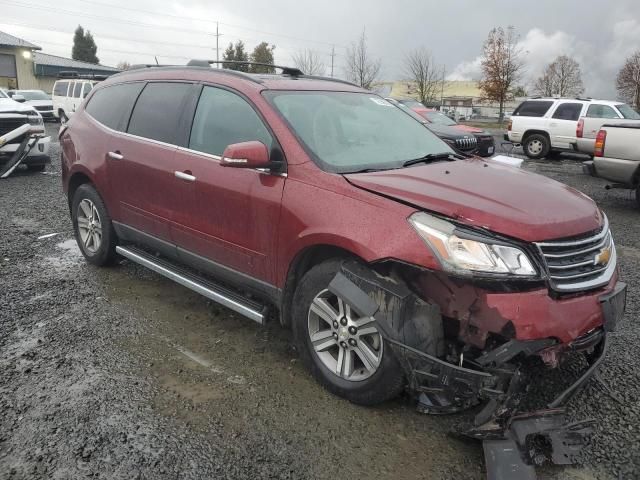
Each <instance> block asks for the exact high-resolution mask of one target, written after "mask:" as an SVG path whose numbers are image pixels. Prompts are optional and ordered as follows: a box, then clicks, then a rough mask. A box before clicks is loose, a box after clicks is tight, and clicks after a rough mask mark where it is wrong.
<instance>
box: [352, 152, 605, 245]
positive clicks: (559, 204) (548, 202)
mask: <svg viewBox="0 0 640 480" xmlns="http://www.w3.org/2000/svg"><path fill="white" fill-rule="evenodd" d="M345 178H346V179H347V181H349V182H350V183H351V184H352V185H354V186H356V187H358V188H361V189H365V190H368V191H370V192H373V193H376V194H379V195H382V196H385V197H388V198H392V199H396V200H399V201H401V202H403V203H406V204H409V205H411V206H414V207H416V208H417V209H420V210H426V211H430V212H435V213H439V214H441V215H444V216H447V217H450V218H453V219H455V220H457V221H459V222H462V223H465V224H467V225H470V226H475V227H480V228H484V229H487V230H490V231H493V232H496V233H499V234H502V235H506V236H508V237H513V238H518V239H521V240H524V241H528V242H533V241H542V240H552V239H558V238H566V237H572V236H576V235H580V234H583V233H586V232H590V231H593V230H596V229H597V228H598V227H600V226H601V225H602V223H603V218H602V214H601V212H600V210H599V209H598V207H597V206H596V204H595V202H594V201H593V200H591V199H590V198H589V197H587V196H586V195H584V194H582V193H580V192H579V191H577V190H575V189H573V188H571V187H569V186H567V185H564V184H562V183H559V182H556V181H555V180H551V179H550V178H547V177H544V176H541V175H537V174H534V173H530V172H526V171H524V170H521V169H519V168H515V167H510V166H506V165H501V164H498V163H496V162H492V161H485V160H481V159H476V158H472V159H466V160H458V161H454V162H439V163H433V164H428V165H420V166H417V167H407V168H402V169H396V170H387V171H382V172H371V173H356V174H346V175H345Z"/></svg>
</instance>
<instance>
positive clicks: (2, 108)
mask: <svg viewBox="0 0 640 480" xmlns="http://www.w3.org/2000/svg"><path fill="white" fill-rule="evenodd" d="M32 111H33V107H31V106H29V105H24V104H22V103H18V102H16V101H14V100H11V99H10V98H0V113H16V112H17V113H21V114H24V113H27V112H32Z"/></svg>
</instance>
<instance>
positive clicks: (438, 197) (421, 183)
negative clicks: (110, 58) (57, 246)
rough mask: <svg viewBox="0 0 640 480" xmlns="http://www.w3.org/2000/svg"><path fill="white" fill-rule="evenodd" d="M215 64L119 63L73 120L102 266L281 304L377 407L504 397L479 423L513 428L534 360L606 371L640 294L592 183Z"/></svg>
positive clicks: (336, 372)
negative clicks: (579, 357) (581, 185)
mask: <svg viewBox="0 0 640 480" xmlns="http://www.w3.org/2000/svg"><path fill="white" fill-rule="evenodd" d="M204 65H206V66H202V64H200V63H195V66H186V67H185V66H183V67H156V68H149V67H147V68H139V69H133V70H129V71H127V72H124V73H120V74H117V75H114V76H112V77H111V78H109V79H108V80H106V81H104V82H103V83H101V84H100V85H99V86H97V87H96V88H95V89H94V90H93V91H92V92H91V93H90V95H89V96H88V98H87V99H86V100H85V102H84V103H83V105H82V106H81V107H80V108H79V109H78V110H77V112H76V114H75V115H74V116H73V118H72V119H71V120H70V121H69V123H68V124H66V125H65V126H64V127H63V130H62V132H61V135H60V141H61V147H62V166H63V181H64V190H65V192H66V193H67V195H68V199H69V206H70V210H71V217H72V220H73V226H74V228H75V232H76V239H77V241H78V245H79V246H80V248H81V250H82V252H83V254H84V256H85V257H86V259H87V260H88V261H89V262H91V263H93V264H95V265H104V264H107V263H110V262H113V261H114V260H116V259H117V258H119V257H125V258H127V259H129V260H130V261H133V262H137V263H140V264H142V265H144V266H146V267H148V268H150V269H152V270H154V271H156V272H158V273H160V274H161V275H165V276H167V277H169V278H171V279H173V280H175V281H176V282H178V283H180V284H182V285H184V286H186V287H187V288H191V289H193V290H195V291H197V292H200V293H202V294H203V295H205V296H207V297H209V298H211V299H213V300H215V301H217V302H219V303H221V304H223V305H225V306H227V307H229V308H230V309H232V310H235V311H237V312H240V313H241V314H243V315H245V316H247V317H248V318H250V319H252V320H255V321H257V322H260V323H263V322H264V321H265V320H266V319H267V318H270V317H277V318H279V321H280V322H281V323H282V324H283V325H284V326H287V327H291V328H292V329H293V332H294V336H295V340H296V343H297V347H298V349H299V352H300V355H301V356H302V358H303V360H304V361H305V363H306V364H307V366H308V367H309V369H310V370H311V372H312V373H313V375H314V376H315V377H316V379H317V380H318V381H319V382H321V383H322V384H323V385H324V386H325V387H326V388H327V389H329V390H330V391H331V392H333V393H335V394H337V395H340V396H343V397H345V398H347V399H349V400H351V401H353V402H356V403H360V404H375V403H379V402H382V401H385V400H388V399H390V398H392V397H395V396H396V395H398V394H399V393H400V392H402V391H403V390H404V389H406V390H408V391H409V392H411V393H412V394H414V395H416V397H417V398H419V403H420V407H421V409H422V410H423V411H427V412H435V413H441V412H452V411H458V410H461V409H464V408H467V407H470V406H473V405H476V404H478V403H480V402H486V403H487V408H485V409H484V410H483V411H482V412H481V414H479V415H482V416H481V417H480V418H479V419H477V422H479V423H478V425H483V424H487V425H488V424H489V423H491V422H493V423H491V424H492V425H495V424H496V422H498V424H501V423H500V422H503V423H502V425H503V426H505V428H507V423H506V422H507V420H508V419H507V417H506V416H505V411H511V413H513V410H509V409H508V408H507V409H505V408H500V406H501V405H502V406H504V405H505V404H508V403H509V402H510V401H511V400H512V395H513V394H514V392H516V391H519V389H518V388H517V387H518V386H521V385H522V383H523V380H522V379H523V375H524V374H526V373H527V368H526V367H525V365H528V364H529V363H531V362H530V360H531V359H537V360H538V361H539V363H541V364H546V365H548V366H551V367H555V366H557V365H558V363H559V361H560V359H561V358H562V357H563V356H564V355H565V354H567V353H568V352H575V351H580V352H585V353H587V354H588V359H589V361H590V365H591V366H590V367H589V368H590V370H589V371H588V372H591V371H593V369H594V368H595V367H596V366H597V364H598V362H599V361H600V360H601V359H602V352H603V351H604V346H605V343H606V332H607V331H608V330H610V329H612V328H613V327H614V325H615V323H616V321H617V320H618V319H619V317H620V316H621V314H622V312H623V309H624V303H625V291H626V289H625V285H624V284H623V283H621V282H619V281H618V269H617V265H616V251H615V247H614V243H613V239H612V237H611V233H610V230H609V225H608V223H607V219H606V217H605V215H604V214H603V213H602V211H601V210H600V209H599V208H598V207H597V206H596V204H595V203H594V202H593V201H592V200H591V199H589V198H588V197H586V196H585V195H583V194H582V193H580V192H578V191H576V190H573V189H572V188H569V187H567V186H565V185H562V184H560V183H558V182H556V181H554V180H551V179H549V178H546V177H543V176H539V175H536V174H532V173H527V172H525V171H522V170H520V169H517V168H514V167H511V166H506V165H502V164H500V163H498V162H494V161H490V160H483V159H480V158H464V157H461V156H459V155H457V154H456V153H455V152H454V151H453V150H452V149H451V148H449V146H448V145H447V144H446V143H445V142H443V141H442V140H440V139H438V137H436V136H435V135H434V134H433V133H431V132H430V131H429V130H427V129H425V128H424V127H423V126H422V125H421V124H420V122H418V121H416V120H415V119H414V118H412V117H411V116H409V115H406V114H405V113H404V112H402V111H401V110H400V109H398V108H395V107H394V106H393V105H391V104H390V103H389V102H387V101H386V100H384V99H383V98H381V97H379V96H377V95H375V94H373V93H371V92H369V91H366V90H363V89H361V88H359V87H357V86H354V85H352V84H349V83H346V82H341V81H338V80H334V79H327V78H318V77H309V76H305V75H303V74H301V72H299V71H297V70H295V69H286V68H285V69H284V70H283V74H279V75H276V74H264V75H260V74H255V75H251V74H245V73H242V72H237V71H233V70H224V69H222V70H220V69H212V68H210V67H209V66H208V64H206V63H205V64H204ZM586 376H588V375H586ZM586 376H585V378H586ZM582 381H584V378H583V379H582V380H581V381H580V382H576V383H574V384H572V385H570V386H569V387H568V389H567V391H566V392H564V393H563V395H564V396H563V397H562V398H559V399H557V404H556V406H558V405H560V404H562V403H564V401H565V400H566V398H568V396H569V394H570V393H571V392H573V391H574V390H575V389H576V388H577V387H578V386H579V385H580V383H581V382H582ZM525 383H526V382H525ZM493 434H494V435H495V432H494V433H493ZM476 435H477V434H476Z"/></svg>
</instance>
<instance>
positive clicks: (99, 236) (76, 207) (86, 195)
mask: <svg viewBox="0 0 640 480" xmlns="http://www.w3.org/2000/svg"><path fill="white" fill-rule="evenodd" d="M71 218H72V220H73V230H74V232H75V237H76V242H78V246H79V247H80V251H81V252H82V254H83V255H84V258H86V259H87V261H88V262H89V263H92V264H93V265H97V266H99V267H101V266H103V265H108V264H111V263H113V262H114V261H115V259H116V245H117V237H116V232H115V230H114V229H113V224H112V222H111V216H110V215H109V212H107V208H106V207H105V205H104V202H103V201H102V197H100V194H99V193H98V192H97V191H96V189H95V188H93V186H92V185H89V184H86V183H85V184H84V185H80V186H79V187H78V189H77V190H76V192H75V193H74V195H73V200H72V202H71Z"/></svg>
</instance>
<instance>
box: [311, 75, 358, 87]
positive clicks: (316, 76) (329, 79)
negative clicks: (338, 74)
mask: <svg viewBox="0 0 640 480" xmlns="http://www.w3.org/2000/svg"><path fill="white" fill-rule="evenodd" d="M303 76H304V78H308V79H310V80H325V81H327V82H336V83H343V84H345V85H351V86H352V87H358V88H362V87H361V86H360V85H358V84H356V83H353V82H350V81H349V80H342V79H341V78H335V77H324V76H322V75H303Z"/></svg>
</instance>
